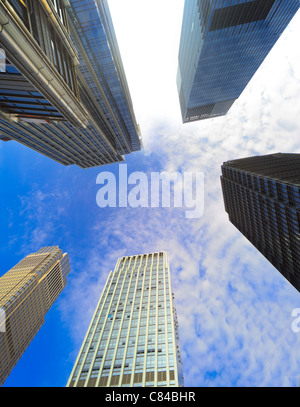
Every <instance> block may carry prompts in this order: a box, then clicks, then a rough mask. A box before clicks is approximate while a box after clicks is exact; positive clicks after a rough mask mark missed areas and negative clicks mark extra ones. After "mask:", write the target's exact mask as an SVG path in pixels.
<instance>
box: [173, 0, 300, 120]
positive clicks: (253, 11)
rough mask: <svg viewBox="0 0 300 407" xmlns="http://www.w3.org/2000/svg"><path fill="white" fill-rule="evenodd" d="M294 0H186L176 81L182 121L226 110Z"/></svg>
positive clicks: (272, 41)
mask: <svg viewBox="0 0 300 407" xmlns="http://www.w3.org/2000/svg"><path fill="white" fill-rule="evenodd" d="M299 7H300V2H299V0H284V1H283V0H234V1H233V0H186V1H185V6H184V15H183V23H182V32H181V40H180V48H179V66H178V74H177V86H178V92H179V99H180V106H181V112H182V119H183V122H184V123H186V122H191V121H195V120H202V119H207V118H213V117H217V116H222V115H226V113H227V112H228V111H229V109H230V108H231V106H232V105H233V103H234V101H235V100H236V99H237V98H238V97H239V96H240V94H241V93H242V91H243V90H244V89H245V87H246V86H247V84H248V82H249V81H250V79H251V78H252V77H253V75H254V74H255V72H256V71H257V69H258V68H259V66H260V65H261V64H262V62H263V61H264V59H265V58H266V56H267V55H268V53H269V51H270V50H271V48H272V47H273V46H274V44H275V43H276V41H277V40H278V38H279V37H280V35H281V34H282V32H283V31H284V29H285V28H286V27H287V25H288V24H289V22H290V21H291V19H292V18H293V16H294V15H295V13H296V12H297V10H298V9H299Z"/></svg>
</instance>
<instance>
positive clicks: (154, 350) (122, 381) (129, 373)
mask: <svg viewBox="0 0 300 407" xmlns="http://www.w3.org/2000/svg"><path fill="white" fill-rule="evenodd" d="M165 386H167V387H178V386H179V387H182V386H183V370H182V361H181V356H180V345H179V333H178V322H177V315H176V309H175V303H174V294H173V293H172V289H171V276H170V268H169V264H168V259H167V254H166V253H165V252H157V253H150V254H141V255H136V256H126V257H122V258H120V259H119V260H118V261H117V264H116V267H115V270H114V272H110V273H109V276H108V279H107V281H106V284H105V287H104V289H103V291H102V294H101V296H100V300H99V303H98V305H97V307H96V310H95V313H94V315H93V318H92V320H91V323H90V326H89V328H88V331H87V333H86V336H85V338H84V341H83V343H82V346H81V349H80V351H79V353H78V356H77V359H76V361H75V364H74V367H73V370H72V372H71V375H70V378H69V380H68V383H67V387H165Z"/></svg>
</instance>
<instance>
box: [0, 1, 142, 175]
mask: <svg viewBox="0 0 300 407" xmlns="http://www.w3.org/2000/svg"><path fill="white" fill-rule="evenodd" d="M0 28H1V29H0V48H1V49H0V54H1V56H2V59H3V55H4V56H5V57H6V63H5V64H3V61H2V63H1V67H2V69H0V139H2V140H5V141H7V140H16V141H18V142H20V143H22V144H24V145H26V146H27V147H30V148H32V149H33V150H36V151H38V152H39V153H42V154H43V155H45V156H47V157H49V158H51V159H53V160H56V161H58V162H59V163H61V164H64V165H73V164H75V165H78V166H79V167H82V168H90V167H97V166H101V165H105V164H110V163H115V162H121V161H124V156H125V155H126V154H130V153H131V152H133V151H139V150H140V149H141V137H140V130H139V126H138V124H137V122H136V118H135V115H134V111H133V106H132V101H131V96H130V93H129V88H128V84H127V80H126V76H125V72H124V68H123V65H122V60H121V56H120V52H119V48H118V44H117V39H116V36H115V32H114V27H113V23H112V20H111V16H110V12H109V8H108V4H107V1H106V0H81V1H77V0H7V1H1V2H0ZM3 66H4V69H3Z"/></svg>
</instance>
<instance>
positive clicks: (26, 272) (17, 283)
mask: <svg viewBox="0 0 300 407" xmlns="http://www.w3.org/2000/svg"><path fill="white" fill-rule="evenodd" d="M69 272H70V263H69V258H68V255H67V254H63V252H62V251H61V250H60V249H59V248H58V247H56V246H54V247H44V248H41V249H40V250H39V251H38V252H36V253H33V254H30V255H29V256H27V257H25V258H24V259H23V260H21V261H20V262H19V263H18V264H17V265H16V266H14V267H13V268H12V269H11V270H9V271H8V272H7V273H6V274H4V275H3V276H2V277H0V313H1V316H0V385H1V386H2V385H3V384H4V382H5V380H6V379H7V377H8V376H9V374H10V372H11V371H12V369H13V368H14V366H15V365H16V364H17V362H18V361H19V359H20V358H21V356H22V354H23V353H24V352H25V350H26V349H27V347H28V346H29V344H30V343H31V341H32V340H33V338H34V337H35V335H36V334H37V332H38V330H39V329H40V328H41V326H42V325H43V323H44V317H45V314H46V313H47V312H48V310H49V309H50V308H51V306H52V305H53V303H54V301H55V300H56V299H57V297H58V296H59V294H60V293H61V292H62V290H63V289H64V287H65V286H66V283H67V280H66V278H67V275H68V274H69Z"/></svg>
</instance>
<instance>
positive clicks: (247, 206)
mask: <svg viewBox="0 0 300 407" xmlns="http://www.w3.org/2000/svg"><path fill="white" fill-rule="evenodd" d="M221 183H222V189H223V196H224V203H225V210H226V212H227V213H228V215H229V220H230V222H231V223H232V224H233V225H234V226H235V227H236V228H237V229H238V230H239V231H240V232H241V233H242V234H243V235H244V236H245V237H246V238H247V239H248V240H249V241H250V242H251V243H252V244H253V245H254V246H255V247H256V248H257V249H258V250H259V251H260V252H261V253H262V254H263V255H264V256H265V257H266V258H267V259H268V260H269V261H270V263H271V264H272V265H273V266H274V267H275V268H276V269H277V270H278V271H280V273H281V274H282V275H283V276H284V277H285V278H286V279H287V280H288V281H289V282H290V283H291V284H292V285H293V286H294V287H295V288H296V289H297V290H298V291H300V154H283V153H278V154H270V155H265V156H255V157H249V158H243V159H239V160H233V161H228V162H226V163H224V164H223V166H222V176H221Z"/></svg>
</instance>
